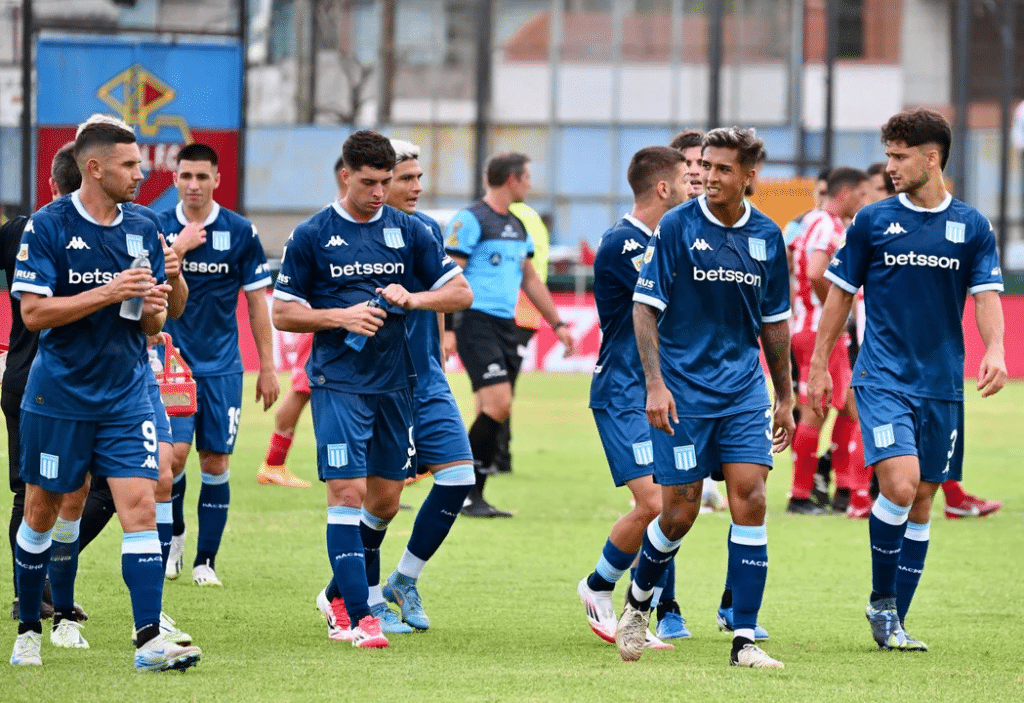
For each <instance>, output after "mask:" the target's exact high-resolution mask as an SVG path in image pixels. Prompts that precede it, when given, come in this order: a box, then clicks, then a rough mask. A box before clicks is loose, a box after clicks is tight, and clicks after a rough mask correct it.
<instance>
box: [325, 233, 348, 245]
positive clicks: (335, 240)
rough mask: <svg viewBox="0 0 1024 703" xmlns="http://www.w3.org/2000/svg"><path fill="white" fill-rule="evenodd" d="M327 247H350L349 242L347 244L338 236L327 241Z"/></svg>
mask: <svg viewBox="0 0 1024 703" xmlns="http://www.w3.org/2000/svg"><path fill="white" fill-rule="evenodd" d="M327 246H329V247H347V246H348V242H346V241H345V240H344V239H342V238H341V237H339V236H338V235H334V236H333V237H331V238H330V239H328V240H327Z"/></svg>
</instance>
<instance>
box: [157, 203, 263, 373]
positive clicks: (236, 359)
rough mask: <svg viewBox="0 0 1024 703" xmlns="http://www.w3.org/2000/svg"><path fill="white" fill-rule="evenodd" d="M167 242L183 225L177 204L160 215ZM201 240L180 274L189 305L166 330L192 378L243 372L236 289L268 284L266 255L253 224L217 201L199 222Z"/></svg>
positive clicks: (261, 286) (171, 239) (172, 238)
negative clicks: (200, 224) (182, 276)
mask: <svg viewBox="0 0 1024 703" xmlns="http://www.w3.org/2000/svg"><path fill="white" fill-rule="evenodd" d="M160 221H161V223H163V230H162V231H163V234H164V237H166V239H167V243H168V244H171V243H173V242H174V240H175V239H177V237H178V233H179V232H181V230H182V229H184V228H185V225H187V224H188V219H187V218H186V217H185V212H184V209H183V208H182V205H181V203H178V205H177V207H175V208H173V209H171V210H166V211H164V212H162V213H160ZM203 227H204V229H206V243H205V244H201V245H200V246H199V247H197V248H196V249H193V250H192V251H190V252H189V253H188V254H186V255H185V256H184V257H183V258H182V261H181V272H182V274H183V275H184V276H185V281H186V282H187V283H188V291H189V292H188V304H187V305H185V311H184V312H183V313H182V315H181V317H180V318H179V319H177V320H170V319H169V320H167V326H166V330H167V332H169V333H170V334H171V336H172V337H173V338H174V345H175V346H176V347H178V349H180V350H181V355H182V356H183V357H184V358H185V361H186V362H187V363H188V365H189V366H190V367H191V368H192V373H193V374H194V375H196V376H223V375H225V374H232V373H242V371H243V370H244V369H243V367H242V354H241V352H240V351H239V348H238V317H237V310H238V292H239V291H240V290H244V291H247V292H248V291H254V290H260V289H261V288H267V287H268V286H270V284H271V280H270V267H269V266H267V256H266V254H265V253H264V251H263V245H262V244H260V238H259V236H257V234H256V228H255V227H253V225H252V223H251V222H249V221H248V220H246V219H245V218H244V217H242V216H241V215H238V214H236V213H234V212H231V211H230V210H228V209H227V208H222V207H221V206H220V205H218V204H217V203H214V204H213V210H211V211H210V215H209V217H207V218H206V221H205V222H204V223H203Z"/></svg>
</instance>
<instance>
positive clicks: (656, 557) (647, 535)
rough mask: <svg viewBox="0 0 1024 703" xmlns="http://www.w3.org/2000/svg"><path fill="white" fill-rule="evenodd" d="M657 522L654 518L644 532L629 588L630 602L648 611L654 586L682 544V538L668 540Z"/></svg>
mask: <svg viewBox="0 0 1024 703" xmlns="http://www.w3.org/2000/svg"><path fill="white" fill-rule="evenodd" d="M658 522H659V519H658V518H655V519H654V520H652V521H651V524H650V525H648V526H647V529H646V530H644V541H643V546H641V547H640V557H639V559H638V561H637V565H636V572H635V575H634V576H633V583H632V585H631V586H630V596H631V598H632V600H633V601H634V602H635V603H637V604H640V605H644V604H645V603H646V605H647V608H648V609H649V608H650V601H651V597H652V596H653V595H654V587H655V585H657V583H658V580H659V579H661V575H662V574H663V573H665V569H667V568H668V565H669V563H670V562H671V561H672V558H673V557H674V556H675V555H676V552H678V551H679V545H680V544H682V542H683V540H682V538H680V539H677V540H670V539H669V538H668V537H666V536H665V533H664V532H662V530H661V525H659V524H658Z"/></svg>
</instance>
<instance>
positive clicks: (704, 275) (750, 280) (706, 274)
mask: <svg viewBox="0 0 1024 703" xmlns="http://www.w3.org/2000/svg"><path fill="white" fill-rule="evenodd" d="M693 280H695V281H719V282H721V283H745V284H747V285H748V286H760V285H761V275H760V274H757V273H747V272H746V271H739V270H736V269H727V268H722V267H721V266H719V267H718V268H717V269H710V270H705V269H699V268H697V267H696V266H694V267H693Z"/></svg>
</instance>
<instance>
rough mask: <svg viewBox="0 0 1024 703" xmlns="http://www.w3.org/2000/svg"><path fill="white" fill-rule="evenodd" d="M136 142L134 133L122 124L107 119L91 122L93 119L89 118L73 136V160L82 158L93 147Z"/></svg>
mask: <svg viewBox="0 0 1024 703" xmlns="http://www.w3.org/2000/svg"><path fill="white" fill-rule="evenodd" d="M136 141H138V140H137V139H136V138H135V132H133V131H132V129H131V127H128V126H127V125H125V124H124V123H123V122H119V121H115V120H109V119H96V120H95V121H93V118H89V120H88V121H86V122H85V124H83V125H82V126H81V127H79V129H78V134H77V136H75V160H76V161H77V160H78V159H80V158H82V155H83V154H85V152H87V151H89V150H90V149H92V148H93V147H97V146H114V145H115V144H134V143H135V142H136Z"/></svg>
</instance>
